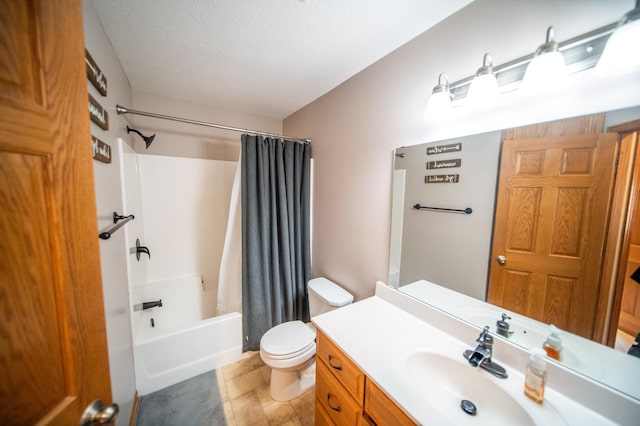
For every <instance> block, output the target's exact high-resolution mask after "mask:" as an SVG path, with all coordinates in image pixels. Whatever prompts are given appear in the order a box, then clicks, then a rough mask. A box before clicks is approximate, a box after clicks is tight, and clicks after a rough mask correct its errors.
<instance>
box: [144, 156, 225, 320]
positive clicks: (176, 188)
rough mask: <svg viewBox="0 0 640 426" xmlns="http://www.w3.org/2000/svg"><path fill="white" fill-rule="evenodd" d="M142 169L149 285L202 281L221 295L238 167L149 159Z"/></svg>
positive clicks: (217, 163)
mask: <svg viewBox="0 0 640 426" xmlns="http://www.w3.org/2000/svg"><path fill="white" fill-rule="evenodd" d="M138 163H139V165H140V187H141V194H142V212H143V216H144V233H143V234H144V238H143V244H142V245H145V246H147V247H149V250H150V251H151V258H150V259H149V258H148V257H147V256H146V255H144V254H143V255H142V259H141V262H144V263H146V264H147V282H150V283H152V282H156V281H164V280H168V279H174V278H180V277H185V276H190V275H201V276H202V280H203V283H204V288H205V290H213V291H214V292H213V294H217V288H218V274H219V272H220V258H221V257H222V248H223V245H224V237H225V232H226V229H227V219H228V216H229V199H230V197H231V187H232V184H233V178H234V175H235V171H236V167H237V163H236V162H231V161H217V160H202V159H195V158H181V157H168V156H160V155H144V154H138ZM141 238H142V237H141ZM133 284H134V285H140V284H144V283H133ZM211 302H212V303H213V306H214V307H215V306H216V302H215V300H214V301H211ZM214 311H215V309H214Z"/></svg>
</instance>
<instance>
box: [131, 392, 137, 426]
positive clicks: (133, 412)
mask: <svg viewBox="0 0 640 426" xmlns="http://www.w3.org/2000/svg"><path fill="white" fill-rule="evenodd" d="M139 406H140V397H139V396H138V391H136V394H135V395H134V396H133V407H131V417H129V426H136V423H137V421H138V408H139Z"/></svg>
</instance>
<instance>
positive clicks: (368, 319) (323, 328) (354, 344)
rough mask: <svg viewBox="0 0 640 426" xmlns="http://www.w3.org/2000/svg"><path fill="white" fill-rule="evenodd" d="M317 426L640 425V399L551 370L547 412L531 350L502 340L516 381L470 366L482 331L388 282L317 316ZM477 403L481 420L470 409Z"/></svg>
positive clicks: (498, 354) (504, 359)
mask: <svg viewBox="0 0 640 426" xmlns="http://www.w3.org/2000/svg"><path fill="white" fill-rule="evenodd" d="M312 320H313V323H314V324H315V326H316V328H317V330H318V338H317V363H316V365H317V367H316V368H317V372H316V380H317V382H316V424H320V425H322V424H336V425H342V424H345V425H366V424H377V425H391V424H393V425H396V424H438V425H446V424H456V425H457V424H476V423H477V424H484V425H486V424H491V425H496V424H531V425H535V424H544V425H556V424H558V425H563V424H566V425H571V424H601V425H613V424H636V422H637V419H638V418H640V401H638V400H635V399H633V398H630V397H628V396H626V395H624V394H622V393H619V392H617V391H615V390H613V389H611V388H608V387H605V386H603V385H601V384H599V383H597V382H594V381H592V380H589V379H587V378H585V377H584V376H581V375H578V374H575V372H573V371H571V370H570V369H568V368H566V367H564V366H562V365H560V364H552V363H550V364H549V366H548V381H547V388H546V391H545V400H544V403H543V404H542V405H538V404H536V403H535V402H533V401H531V400H529V399H528V398H527V397H526V396H525V395H524V392H523V386H524V374H523V373H524V369H525V365H526V363H527V358H528V353H527V352H526V351H525V350H524V349H522V348H521V347H518V346H517V345H513V344H511V343H509V342H506V341H504V340H502V339H496V341H495V344H494V346H493V360H494V361H495V362H497V363H500V364H501V365H502V366H503V367H505V369H506V371H507V373H508V378H506V379H500V378H498V377H494V376H492V375H490V374H489V373H487V372H486V371H484V370H482V369H480V368H474V367H472V366H470V365H469V363H468V361H467V360H466V359H465V358H464V357H463V355H462V354H463V352H464V351H465V350H467V349H473V348H474V347H475V346H476V339H477V338H478V334H479V333H480V331H481V330H480V329H479V328H477V327H475V326H473V325H471V324H469V323H466V322H464V321H462V320H460V319H458V318H456V317H454V316H451V315H449V314H447V313H446V312H444V311H440V310H438V309H436V308H434V307H431V306H429V305H426V304H424V303H420V302H419V301H416V300H415V299H414V298H412V297H410V296H408V295H406V294H403V293H402V292H399V291H397V290H394V289H392V288H389V287H387V286H386V285H384V284H383V283H378V284H377V286H376V295H375V296H374V297H371V298H368V299H365V300H362V301H359V302H357V303H354V304H352V305H349V306H346V307H343V308H341V309H338V310H335V311H333V312H329V313H326V314H322V315H319V316H316V317H314V318H313V319H312ZM462 400H468V401H469V402H471V403H472V404H473V405H474V406H475V408H476V415H471V414H468V413H467V412H465V411H463V409H462V408H461V405H462Z"/></svg>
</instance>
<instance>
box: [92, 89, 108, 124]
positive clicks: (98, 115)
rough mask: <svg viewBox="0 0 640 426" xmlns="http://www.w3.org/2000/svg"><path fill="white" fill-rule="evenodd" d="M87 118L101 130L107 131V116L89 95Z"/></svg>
mask: <svg viewBox="0 0 640 426" xmlns="http://www.w3.org/2000/svg"><path fill="white" fill-rule="evenodd" d="M89 116H90V117H91V121H93V122H94V123H96V124H97V125H98V126H99V127H100V128H101V129H102V130H109V114H107V111H105V109H104V108H102V105H100V104H99V103H98V101H96V100H95V99H93V96H91V95H89Z"/></svg>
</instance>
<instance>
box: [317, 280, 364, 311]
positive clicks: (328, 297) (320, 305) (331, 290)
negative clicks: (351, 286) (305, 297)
mask: <svg viewBox="0 0 640 426" xmlns="http://www.w3.org/2000/svg"><path fill="white" fill-rule="evenodd" d="M307 293H308V294H309V313H310V314H311V316H312V317H314V316H316V315H320V314H322V313H325V312H329V311H331V310H333V309H336V308H339V307H341V306H344V305H348V304H350V303H351V302H353V295H352V294H351V293H349V292H348V291H346V290H345V289H343V288H342V287H340V286H339V285H338V284H336V283H334V282H332V281H329V280H328V279H326V278H323V277H320V278H313V279H311V280H309V282H308V283H307Z"/></svg>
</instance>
